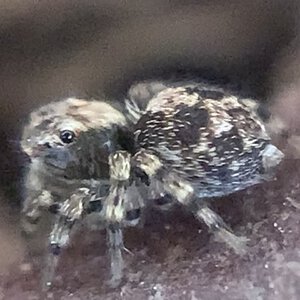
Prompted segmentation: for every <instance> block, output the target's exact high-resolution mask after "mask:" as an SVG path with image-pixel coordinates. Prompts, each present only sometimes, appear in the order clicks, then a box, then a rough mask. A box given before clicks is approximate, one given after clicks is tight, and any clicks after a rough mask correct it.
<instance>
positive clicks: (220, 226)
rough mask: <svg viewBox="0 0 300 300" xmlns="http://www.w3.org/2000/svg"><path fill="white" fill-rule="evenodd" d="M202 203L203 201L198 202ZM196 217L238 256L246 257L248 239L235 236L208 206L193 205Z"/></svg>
mask: <svg viewBox="0 0 300 300" xmlns="http://www.w3.org/2000/svg"><path fill="white" fill-rule="evenodd" d="M198 201H201V200H198ZM191 210H192V212H193V213H194V215H195V217H196V218H197V219H198V220H200V221H203V222H204V223H205V224H206V225H207V226H208V227H209V229H210V230H211V231H212V232H213V233H214V234H215V235H216V237H217V238H218V239H219V240H222V241H223V242H225V243H226V244H227V245H228V246H229V247H231V248H232V249H233V250H234V251H235V252H236V253H237V254H240V255H244V254H246V252H247V246H246V243H247V238H245V237H243V236H237V235H235V234H234V233H233V232H232V230H231V229H230V228H229V227H228V225H227V224H226V223H225V222H224V221H223V219H222V218H221V217H220V216H219V215H218V214H217V213H216V212H214V211H213V210H212V209H210V208H209V207H208V206H207V205H205V204H204V205H192V209H191Z"/></svg>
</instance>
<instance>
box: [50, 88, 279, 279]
mask: <svg viewBox="0 0 300 300" xmlns="http://www.w3.org/2000/svg"><path fill="white" fill-rule="evenodd" d="M159 87H160V88H159V89H156V90H155V92H154V93H149V95H150V94H151V97H150V99H149V101H148V103H147V104H146V105H145V107H144V108H143V109H139V107H138V105H136V104H135V103H134V102H133V101H131V102H130V101H127V109H128V120H130V121H131V123H130V122H129V123H128V124H130V125H127V126H128V129H130V130H129V132H131V133H133V135H134V147H131V148H130V151H129V148H128V149H126V147H124V145H123V146H121V144H120V139H115V140H110V142H111V143H109V141H107V142H105V143H103V140H101V142H99V143H100V145H99V144H97V143H98V142H94V143H95V145H98V146H99V147H100V149H102V148H103V145H104V144H111V148H110V151H108V152H107V155H105V156H102V157H103V158H104V159H106V158H107V163H108V165H109V181H110V183H109V192H108V195H107V196H105V197H104V198H103V199H101V201H98V200H97V197H98V196H99V195H98V194H97V193H96V194H95V195H92V194H91V193H90V191H89V190H88V189H86V186H84V185H83V186H81V187H78V188H79V189H78V190H77V192H76V193H75V194H72V195H68V196H67V197H65V201H64V202H62V203H60V204H56V205H55V208H56V209H55V212H56V213H57V220H56V223H55V225H54V228H53V230H52V233H51V235H50V242H51V245H52V248H51V249H52V254H53V255H54V256H55V257H56V256H57V254H58V253H59V250H60V248H61V246H64V245H65V244H66V243H65V241H66V240H67V239H68V237H69V233H70V230H71V228H72V227H73V225H74V223H75V221H77V220H80V219H81V218H82V216H83V215H84V214H85V213H88V212H90V211H96V210H98V211H99V218H100V217H101V220H102V221H103V223H104V224H105V226H106V228H107V233H108V244H109V248H110V255H111V270H112V275H113V282H114V283H116V282H119V281H120V279H121V278H122V269H123V260H122V253H121V252H122V250H123V249H125V248H124V246H123V238H122V228H123V227H125V226H127V225H136V224H137V223H138V221H139V219H140V216H141V213H142V212H143V208H144V207H147V206H149V205H161V206H163V207H166V206H169V205H170V203H172V202H177V203H179V204H181V205H184V206H185V207H186V208H188V209H189V210H190V211H192V212H193V213H194V215H195V217H196V218H197V219H199V220H201V221H203V222H204V223H205V224H206V225H207V226H208V227H209V228H210V229H211V230H213V231H214V233H215V234H217V235H218V236H219V237H220V238H221V239H223V240H224V241H225V242H226V243H227V244H228V245H229V246H231V247H232V248H233V249H234V250H235V251H236V252H238V253H244V252H245V245H244V244H245V238H243V237H237V236H236V235H234V234H233V233H232V232H231V230H230V229H229V228H228V227H227V226H226V224H225V223H224V222H223V220H222V219H221V217H220V216H218V215H217V214H216V213H215V212H214V211H213V210H211V209H210V208H209V207H208V205H207V203H206V199H208V198H211V197H218V196H223V195H227V194H230V193H233V192H235V191H238V190H241V189H245V188H247V187H249V186H251V185H254V184H257V183H260V182H262V181H264V180H268V179H270V178H272V176H273V174H274V170H275V169H276V166H277V165H278V164H279V163H280V161H281V160H282V158H283V154H282V153H281V151H279V150H278V149H277V148H276V147H275V146H273V145H272V144H271V141H270V138H269V136H268V134H267V133H266V131H265V127H264V125H263V123H262V121H261V120H260V118H259V116H258V114H257V113H256V107H255V105H253V103H255V102H253V101H252V100H248V99H240V98H239V97H237V96H234V95H232V94H231V93H229V92H226V91H224V90H223V89H222V88H218V87H212V86H208V85H204V84H200V83H192V82H188V83H185V84H184V83H180V84H178V83H176V84H174V85H172V84H168V85H160V86H159ZM150 88H151V86H150ZM131 100H133V99H131ZM116 114H119V113H118V112H117V111H116ZM98 118H99V120H100V119H101V118H102V116H98ZM106 122H107V121H106ZM122 122H123V121H122ZM122 122H121V123H120V124H118V122H115V121H112V122H111V123H115V125H116V126H117V127H120V125H122V124H123V123H122ZM103 124H105V122H104V123H103ZM102 126H103V125H102ZM100 129H101V126H98V127H97V130H96V132H98V131H101V130H100ZM101 132H102V131H101ZM110 136H114V135H110ZM123 138H124V136H123ZM128 138H129V137H128ZM83 144H85V142H84V143H83ZM92 144H93V143H92ZM98 146H97V147H98ZM86 147H87V149H89V147H90V146H89V145H88V144H86ZM97 147H96V148H97ZM96 148H95V147H94V150H93V151H95V149H96ZM77 151H78V150H76V151H75V154H74V152H72V155H75V156H76V155H77V154H76V153H77ZM89 152H90V151H88V153H89ZM68 153H69V152H68ZM93 153H95V152H93ZM72 155H71V157H72ZM76 157H77V156H76ZM75 166H76V164H75ZM97 166H99V162H98V161H97V159H96V160H95V165H94V167H95V168H97ZM75 169H76V167H75ZM100 169H101V168H100ZM80 170H81V169H80ZM71 174H80V172H79V173H76V172H75V173H72V172H71ZM76 176H78V175H76ZM71 177H72V176H70V177H69V178H71ZM96 177H97V176H96ZM99 178H100V177H99V176H98V178H96V179H98V181H97V184H96V186H97V187H98V190H99V187H102V186H103V185H102V184H101V181H100V180H99ZM141 195H143V196H141ZM50 265H51V264H50Z"/></svg>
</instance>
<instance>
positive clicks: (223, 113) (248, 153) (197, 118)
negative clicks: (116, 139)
mask: <svg viewBox="0 0 300 300" xmlns="http://www.w3.org/2000/svg"><path fill="white" fill-rule="evenodd" d="M243 101H245V100H243V99H239V98H238V97H236V96H233V95H231V94H229V93H226V92H225V91H223V90H222V89H218V88H213V87H212V88H210V87H208V86H205V87H203V86H199V85H197V84H195V85H189V86H181V87H176V88H175V87H174V88H167V89H165V90H163V91H161V92H160V93H158V94H157V95H156V96H155V98H153V99H151V100H150V102H149V104H148V106H147V108H146V110H145V113H144V114H143V115H142V117H141V118H140V120H139V121H138V123H137V124H136V128H135V134H136V141H137V144H138V146H139V147H140V148H144V149H148V150H152V151H153V152H154V153H155V154H156V155H157V156H158V157H159V158H160V159H161V161H162V162H163V165H164V167H165V168H167V170H169V171H171V170H172V171H174V172H176V173H177V174H178V175H180V176H181V177H182V178H184V179H186V180H188V181H189V182H191V183H192V184H193V185H194V187H195V189H196V190H197V191H198V193H199V196H200V197H214V196H222V195H226V194H230V193H232V192H235V191H237V190H241V189H244V188H246V187H248V186H251V185H254V184H257V183H259V182H261V181H263V180H266V179H269V178H270V177H272V174H273V171H274V167H276V166H277V165H278V164H279V162H280V161H281V160H282V157H283V154H282V153H281V151H279V150H278V149H277V148H276V147H275V146H273V145H272V144H271V143H270V138H269V136H268V134H267V132H266V130H265V127H264V125H263V123H262V121H261V120H260V118H259V117H258V115H257V114H256V112H255V111H254V110H253V109H252V108H251V107H250V106H247V105H245V104H244V102H243Z"/></svg>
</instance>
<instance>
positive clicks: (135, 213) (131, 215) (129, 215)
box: [126, 208, 141, 221]
mask: <svg viewBox="0 0 300 300" xmlns="http://www.w3.org/2000/svg"><path fill="white" fill-rule="evenodd" d="M140 215H141V209H140V208H137V209H132V210H129V211H127V212H126V220H127V221H133V220H136V219H138V218H139V217H140Z"/></svg>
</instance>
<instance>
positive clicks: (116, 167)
mask: <svg viewBox="0 0 300 300" xmlns="http://www.w3.org/2000/svg"><path fill="white" fill-rule="evenodd" d="M109 166H110V191H109V195H108V197H107V198H106V199H105V201H104V209H103V210H104V217H105V220H106V222H107V240H108V248H109V253H110V264H111V280H110V285H111V286H117V285H118V284H119V283H120V281H121V279H122V278H123V269H124V261H123V257H122V250H127V249H126V248H125V247H124V244H123V234H122V228H123V227H125V226H136V225H137V224H138V222H139V219H140V215H141V208H142V206H143V202H142V198H141V196H140V194H139V192H138V190H137V187H136V185H135V182H131V181H130V179H131V178H130V176H131V155H130V154H129V153H128V152H126V151H117V152H115V153H113V154H111V155H110V157H109ZM127 251H128V250H127Z"/></svg>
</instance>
